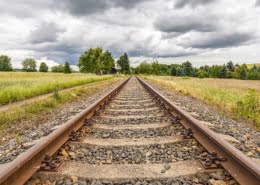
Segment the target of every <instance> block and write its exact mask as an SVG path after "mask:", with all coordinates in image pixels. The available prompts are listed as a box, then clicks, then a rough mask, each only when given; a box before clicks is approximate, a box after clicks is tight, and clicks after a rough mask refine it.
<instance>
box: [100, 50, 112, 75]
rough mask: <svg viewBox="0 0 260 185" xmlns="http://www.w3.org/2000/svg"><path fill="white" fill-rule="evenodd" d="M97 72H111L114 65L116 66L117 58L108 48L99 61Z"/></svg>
mask: <svg viewBox="0 0 260 185" xmlns="http://www.w3.org/2000/svg"><path fill="white" fill-rule="evenodd" d="M97 66H98V67H97V69H96V73H109V71H110V70H111V68H112V67H115V60H114V58H113V57H112V54H111V52H109V51H108V50H107V51H105V52H104V53H102V55H101V56H100V57H99V59H98V61H97Z"/></svg>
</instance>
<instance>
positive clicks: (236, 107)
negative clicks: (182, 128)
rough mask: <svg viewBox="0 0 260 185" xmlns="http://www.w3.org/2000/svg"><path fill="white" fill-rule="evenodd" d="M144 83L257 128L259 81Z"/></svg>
mask: <svg viewBox="0 0 260 185" xmlns="http://www.w3.org/2000/svg"><path fill="white" fill-rule="evenodd" d="M145 78H146V79H147V80H150V81H152V82H155V83H157V84H159V85H162V86H165V87H167V88H168V89H174V90H176V91H178V92H180V93H182V94H184V95H189V96H193V97H195V98H197V99H200V100H202V101H204V102H206V103H208V104H210V105H214V106H217V107H219V108H220V109H219V110H220V111H221V112H222V113H225V112H226V113H228V114H229V115H231V116H232V117H233V118H243V119H245V120H249V121H252V122H254V123H255V124H256V126H258V127H260V81H246V80H233V79H198V78H181V77H169V76H168V77H165V76H164V77H162V76H145Z"/></svg>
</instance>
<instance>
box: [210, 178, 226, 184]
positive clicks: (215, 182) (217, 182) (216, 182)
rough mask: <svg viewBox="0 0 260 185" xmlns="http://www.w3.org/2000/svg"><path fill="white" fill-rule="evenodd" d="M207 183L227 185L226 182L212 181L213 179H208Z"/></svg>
mask: <svg viewBox="0 0 260 185" xmlns="http://www.w3.org/2000/svg"><path fill="white" fill-rule="evenodd" d="M209 183H210V184H211V185H227V183H226V182H224V181H223V180H214V179H210V180H209Z"/></svg>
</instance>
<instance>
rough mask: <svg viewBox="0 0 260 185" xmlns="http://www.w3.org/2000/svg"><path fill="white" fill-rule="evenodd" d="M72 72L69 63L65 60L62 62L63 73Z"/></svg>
mask: <svg viewBox="0 0 260 185" xmlns="http://www.w3.org/2000/svg"><path fill="white" fill-rule="evenodd" d="M71 72H72V69H71V68H70V64H69V63H68V62H67V61H66V62H65V64H64V73H66V74H69V73H71Z"/></svg>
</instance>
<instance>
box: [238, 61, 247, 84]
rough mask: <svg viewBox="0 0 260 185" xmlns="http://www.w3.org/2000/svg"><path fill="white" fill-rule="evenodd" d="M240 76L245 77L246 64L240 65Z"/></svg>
mask: <svg viewBox="0 0 260 185" xmlns="http://www.w3.org/2000/svg"><path fill="white" fill-rule="evenodd" d="M240 77H241V79H242V80H246V79H247V66H246V65H245V64H243V65H242V67H241V70H240Z"/></svg>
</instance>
